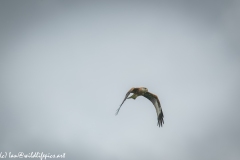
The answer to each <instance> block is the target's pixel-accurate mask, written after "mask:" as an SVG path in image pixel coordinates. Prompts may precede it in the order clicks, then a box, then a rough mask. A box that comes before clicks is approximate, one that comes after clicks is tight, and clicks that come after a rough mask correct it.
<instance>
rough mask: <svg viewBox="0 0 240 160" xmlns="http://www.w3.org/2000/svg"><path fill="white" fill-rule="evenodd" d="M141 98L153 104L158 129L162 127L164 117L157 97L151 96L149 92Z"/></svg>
mask: <svg viewBox="0 0 240 160" xmlns="http://www.w3.org/2000/svg"><path fill="white" fill-rule="evenodd" d="M143 96H144V97H146V98H147V99H149V100H150V101H151V102H152V103H153V105H154V107H155V108H156V111H157V119H158V125H159V127H160V126H162V125H163V124H164V120H163V117H164V116H163V112H162V107H161V104H160V101H159V99H158V97H157V96H156V95H155V94H152V93H150V92H146V93H145V94H144V95H143Z"/></svg>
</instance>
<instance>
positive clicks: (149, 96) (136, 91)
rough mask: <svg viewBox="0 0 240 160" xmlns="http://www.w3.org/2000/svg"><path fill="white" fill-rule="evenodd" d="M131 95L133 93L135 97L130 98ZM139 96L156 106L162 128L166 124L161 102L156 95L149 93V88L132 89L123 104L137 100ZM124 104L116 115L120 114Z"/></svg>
mask: <svg viewBox="0 0 240 160" xmlns="http://www.w3.org/2000/svg"><path fill="white" fill-rule="evenodd" d="M130 93H133V95H132V96H130V97H128V96H129V94H130ZM138 96H144V97H145V98H147V99H149V100H150V101H151V102H152V103H153V105H154V107H155V109H156V112H157V119H158V125H159V127H160V126H162V124H163V123H164V121H163V117H164V116H163V112H162V108H161V104H160V101H159V99H158V97H157V96H156V95H155V94H152V93H150V92H148V89H147V88H145V87H140V88H131V89H130V90H129V91H128V92H127V94H126V96H125V98H124V100H123V102H122V104H123V103H124V102H125V100H126V99H131V98H132V99H134V100H135V99H136V98H137V97H138ZM122 104H121V105H120V107H119V108H118V110H117V112H116V115H117V114H118V112H119V110H120V108H121V106H122Z"/></svg>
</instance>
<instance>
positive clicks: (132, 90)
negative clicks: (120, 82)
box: [116, 88, 138, 115]
mask: <svg viewBox="0 0 240 160" xmlns="http://www.w3.org/2000/svg"><path fill="white" fill-rule="evenodd" d="M137 90H138V88H131V89H130V90H129V91H128V92H127V94H126V96H125V98H124V100H123V102H122V104H123V103H124V102H125V100H126V99H127V97H128V96H129V94H130V93H135V92H136V91H137ZM122 104H121V105H120V107H119V108H118V109H117V112H116V115H117V114H118V112H119V110H120V108H121V106H122Z"/></svg>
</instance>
